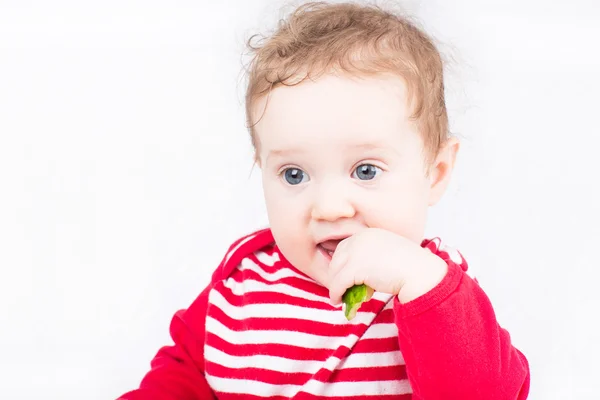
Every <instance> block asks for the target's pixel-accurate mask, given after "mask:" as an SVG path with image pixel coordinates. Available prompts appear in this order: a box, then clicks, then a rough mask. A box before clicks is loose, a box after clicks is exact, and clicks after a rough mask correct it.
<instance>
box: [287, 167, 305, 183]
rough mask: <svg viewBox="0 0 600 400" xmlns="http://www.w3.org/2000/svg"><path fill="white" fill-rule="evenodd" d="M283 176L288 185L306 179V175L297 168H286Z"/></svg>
mask: <svg viewBox="0 0 600 400" xmlns="http://www.w3.org/2000/svg"><path fill="white" fill-rule="evenodd" d="M283 177H284V179H285V181H286V182H287V183H289V184H290V185H298V184H300V183H302V182H304V181H305V180H308V175H307V174H306V173H305V172H304V171H302V170H301V169H298V168H287V169H286V170H285V171H283Z"/></svg>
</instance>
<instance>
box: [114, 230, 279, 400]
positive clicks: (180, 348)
mask: <svg viewBox="0 0 600 400" xmlns="http://www.w3.org/2000/svg"><path fill="white" fill-rule="evenodd" d="M272 241H273V235H272V233H271V231H270V230H269V229H263V230H260V231H257V232H254V233H252V234H250V235H247V236H244V237H242V238H240V239H238V240H237V241H236V242H234V243H233V244H232V245H231V246H230V247H229V250H228V251H227V253H226V254H225V256H224V257H223V260H222V261H221V263H220V264H219V266H218V267H217V269H216V270H215V272H214V273H213V276H212V282H211V284H210V285H208V287H207V288H206V289H204V291H203V292H202V293H201V294H200V295H199V296H198V297H197V298H196V300H195V301H194V302H193V303H192V305H191V306H190V307H189V308H188V309H187V310H180V311H178V312H177V313H175V315H174V317H173V319H172V321H171V328H170V333H171V338H172V339H173V345H170V346H164V347H162V348H161V349H160V350H159V351H158V353H157V354H156V356H155V357H154V359H153V360H152V362H151V364H150V366H151V368H150V371H149V372H148V373H147V374H146V375H145V376H144V378H143V379H142V382H141V384H140V386H139V388H138V389H135V390H132V391H130V392H127V393H125V394H124V395H122V396H121V397H119V398H118V399H117V400H214V399H216V397H215V395H214V393H213V392H212V390H211V388H210V386H209V385H208V382H207V381H206V378H205V377H204V338H205V332H206V329H205V323H206V312H207V308H208V296H209V294H210V291H211V289H212V287H213V285H214V284H215V283H216V282H220V281H222V280H223V279H226V278H227V277H228V276H229V275H230V274H231V273H232V271H233V270H234V269H235V268H236V267H237V265H238V264H239V263H240V262H241V260H242V259H243V258H244V257H245V256H247V255H248V254H250V253H252V252H254V251H256V250H257V249H260V248H261V247H263V246H265V245H266V244H268V243H271V242H272Z"/></svg>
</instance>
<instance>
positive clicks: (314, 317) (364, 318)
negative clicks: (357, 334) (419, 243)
mask: <svg viewBox="0 0 600 400" xmlns="http://www.w3.org/2000/svg"><path fill="white" fill-rule="evenodd" d="M244 282H245V283H246V284H247V286H251V287H252V286H261V287H264V288H273V287H284V289H286V290H288V289H291V287H290V286H287V285H283V284H282V285H277V284H276V285H265V284H264V283H262V282H257V281H252V280H246V281H244ZM235 286H241V285H235ZM235 286H234V287H235ZM240 290H241V289H240V288H238V290H237V291H238V293H239V292H240ZM260 291H266V290H260ZM242 292H244V291H243V290H242ZM292 292H293V291H292ZM300 292H302V291H300ZM234 293H235V292H234ZM280 293H281V292H280ZM302 293H306V292H302ZM296 297H299V296H296ZM309 299H310V298H309ZM312 299H314V300H318V299H321V301H323V300H322V298H321V297H318V296H314V295H313V297H312ZM209 302H210V304H212V305H214V306H216V307H219V308H220V309H221V310H223V312H225V314H227V316H229V317H230V318H233V319H237V320H243V319H246V318H296V319H303V320H306V321H311V322H324V323H327V324H330V325H346V324H353V325H354V324H366V325H370V324H371V323H372V322H373V320H374V319H375V317H376V316H377V314H376V313H374V312H366V311H360V310H359V311H358V313H357V314H356V317H354V318H353V319H352V320H351V321H348V320H346V317H344V313H343V312H342V310H341V307H340V306H338V307H337V308H335V309H332V310H320V309H316V308H307V307H301V306H296V305H293V304H268V303H265V304H244V305H243V306H241V307H237V306H233V305H232V304H231V303H229V302H228V301H227V300H226V299H225V297H223V295H222V294H221V293H219V292H218V291H217V290H213V291H211V293H210V295H209Z"/></svg>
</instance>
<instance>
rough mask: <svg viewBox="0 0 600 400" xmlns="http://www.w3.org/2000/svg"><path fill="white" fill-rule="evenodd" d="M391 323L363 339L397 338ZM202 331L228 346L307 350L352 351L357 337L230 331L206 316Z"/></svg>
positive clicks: (372, 329) (371, 330)
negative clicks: (264, 345) (248, 345)
mask: <svg viewBox="0 0 600 400" xmlns="http://www.w3.org/2000/svg"><path fill="white" fill-rule="evenodd" d="M390 325H393V324H376V325H371V326H370V327H369V328H368V329H367V331H366V332H365V334H364V336H363V337H362V338H363V339H387V338H390V337H396V338H397V337H398V330H397V328H396V326H395V325H393V327H390ZM206 331H207V332H210V333H212V334H214V335H215V336H217V337H219V338H221V339H222V340H224V341H226V342H227V343H230V344H232V345H240V346H241V345H247V344H272V343H276V344H288V345H294V344H295V345H297V344H299V343H301V344H302V347H306V348H309V349H336V348H338V347H339V346H341V345H344V346H346V347H348V348H352V347H353V346H354V344H355V343H356V342H357V341H358V339H359V337H358V336H357V335H354V334H349V335H347V336H321V335H315V334H313V333H304V332H297V331H286V330H278V331H271V330H261V331H256V330H245V331H242V332H238V331H234V330H231V329H229V328H228V327H227V326H225V325H223V324H222V323H221V322H219V321H217V320H216V319H214V318H213V317H210V316H207V317H206Z"/></svg>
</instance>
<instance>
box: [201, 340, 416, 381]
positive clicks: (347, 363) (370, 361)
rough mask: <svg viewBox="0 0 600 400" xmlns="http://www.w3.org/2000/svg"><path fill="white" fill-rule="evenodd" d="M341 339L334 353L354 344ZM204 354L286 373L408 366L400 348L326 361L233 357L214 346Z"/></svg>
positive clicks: (229, 362) (238, 364)
mask: <svg viewBox="0 0 600 400" xmlns="http://www.w3.org/2000/svg"><path fill="white" fill-rule="evenodd" d="M343 342H344V341H341V340H338V342H337V343H329V344H335V348H333V349H330V351H331V352H334V351H335V350H336V349H337V348H338V347H340V346H345V347H352V346H351V345H348V343H343ZM204 357H205V359H206V360H207V361H210V362H212V363H215V364H218V365H221V366H223V367H227V368H232V369H239V368H254V367H256V368H262V369H266V370H269V371H277V372H283V373H289V374H293V373H300V372H302V373H316V372H317V371H318V370H320V369H327V370H329V371H334V370H342V369H347V368H373V367H392V366H395V365H404V364H405V362H404V357H402V353H400V351H387V352H383V353H350V355H349V356H348V357H346V358H345V359H344V360H341V359H340V358H339V357H335V356H330V357H328V358H327V359H326V360H325V362H323V361H318V360H294V359H289V358H285V357H277V356H270V355H263V354H255V355H251V356H232V355H230V354H227V353H225V352H223V351H221V350H218V349H216V348H214V347H212V346H205V349H204Z"/></svg>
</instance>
